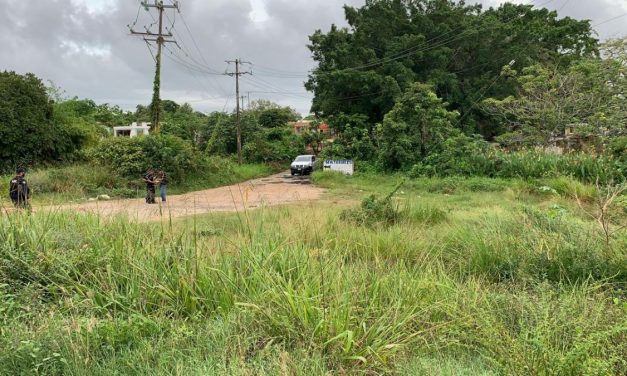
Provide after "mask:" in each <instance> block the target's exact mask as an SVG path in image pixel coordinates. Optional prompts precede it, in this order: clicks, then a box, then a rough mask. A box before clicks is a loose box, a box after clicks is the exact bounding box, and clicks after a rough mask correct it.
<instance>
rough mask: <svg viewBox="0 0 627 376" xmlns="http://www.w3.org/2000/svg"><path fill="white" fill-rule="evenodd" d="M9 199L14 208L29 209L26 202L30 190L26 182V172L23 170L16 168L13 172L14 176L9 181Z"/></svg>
mask: <svg viewBox="0 0 627 376" xmlns="http://www.w3.org/2000/svg"><path fill="white" fill-rule="evenodd" d="M9 197H10V198H11V201H12V202H13V205H14V206H15V207H16V208H18V209H25V208H28V207H29V206H28V200H29V199H30V189H29V188H28V183H27V182H26V171H25V170H24V169H23V168H18V169H17V170H16V171H15V176H14V177H13V179H11V182H10V184H9Z"/></svg>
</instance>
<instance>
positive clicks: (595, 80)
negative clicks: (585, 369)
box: [482, 58, 627, 145]
mask: <svg viewBox="0 0 627 376" xmlns="http://www.w3.org/2000/svg"><path fill="white" fill-rule="evenodd" d="M506 71H507V72H506V74H507V75H509V76H510V77H511V78H512V79H513V80H515V82H516V86H517V87H518V90H517V93H516V95H515V96H509V97H507V98H505V99H503V100H498V99H493V98H490V99H488V100H485V101H483V106H482V107H483V109H485V110H486V111H488V112H490V113H491V114H493V115H495V116H497V117H498V118H500V119H501V120H502V121H503V122H505V123H507V124H509V132H508V133H506V134H504V135H503V136H501V137H500V138H499V140H501V141H502V142H503V143H504V144H508V143H509V144H511V143H512V142H514V143H516V144H523V145H547V144H548V143H549V140H551V139H552V138H554V137H564V136H565V135H566V132H567V130H569V131H571V132H573V133H576V134H580V135H596V136H603V135H619V134H625V133H626V132H627V131H626V129H625V126H624V124H625V122H627V104H626V103H625V102H626V101H625V97H624V93H625V92H626V89H627V66H626V65H624V63H622V62H621V61H620V60H617V59H614V58H607V59H588V60H582V61H579V62H577V63H575V64H573V65H571V66H570V67H569V68H568V69H566V70H560V69H559V68H558V67H555V66H553V67H545V66H541V65H534V66H531V67H528V68H525V69H523V71H522V74H518V73H517V72H516V71H511V70H509V69H507V68H506Z"/></svg>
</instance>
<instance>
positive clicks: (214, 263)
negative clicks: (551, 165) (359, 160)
mask: <svg viewBox="0 0 627 376" xmlns="http://www.w3.org/2000/svg"><path fill="white" fill-rule="evenodd" d="M314 179H315V181H316V183H317V184H319V185H321V186H324V187H327V188H328V189H329V191H328V194H327V196H326V197H325V199H324V200H323V201H322V202H319V203H312V204H302V205H296V206H284V207H275V208H271V209H259V210H254V211H250V212H243V213H233V214H213V215H207V216H200V217H195V218H188V219H185V220H183V221H179V222H174V223H170V222H169V221H168V220H167V216H166V217H164V219H163V221H161V222H157V223H152V224H149V225H145V224H136V223H129V221H128V220H126V219H124V218H118V219H115V220H106V221H105V220H103V219H99V218H96V217H90V216H84V215H77V214H73V213H37V214H34V215H32V216H26V215H15V214H14V215H12V216H9V217H7V216H3V217H2V219H1V226H2V227H1V230H2V231H1V232H0V374H2V375H27V374H28V375H30V374H40V375H105V374H106V375H109V374H121V375H172V374H177V375H326V374H329V375H330V374H400V375H438V374H441V375H478V374H483V375H500V374H504V375H510V374H516V375H622V374H625V373H627V361H626V360H625V359H627V300H626V299H627V294H626V290H625V288H626V285H625V283H626V282H627V251H626V250H627V234H625V232H624V231H623V232H615V233H613V235H611V236H610V237H609V238H608V237H606V236H605V234H604V232H603V230H602V228H601V226H600V225H599V223H597V222H596V221H595V220H593V219H592V218H591V216H590V214H592V215H593V214H594V213H595V206H594V202H595V200H596V199H597V198H598V197H599V193H600V192H598V190H597V188H596V187H591V186H587V185H582V184H581V183H577V182H574V181H572V180H568V179H563V178H558V179H550V180H545V181H522V180H499V179H487V178H472V179H455V178H449V179H439V178H432V179H417V180H409V181H407V182H405V184H404V185H402V186H401V187H400V188H398V190H397V192H396V194H395V196H394V197H392V198H390V200H388V201H385V199H384V198H383V197H384V196H385V195H386V194H387V193H389V192H391V191H392V190H393V189H394V187H395V186H396V184H397V182H398V180H399V178H397V177H395V176H380V177H375V176H368V177H356V178H345V177H340V176H336V175H332V174H331V175H329V174H319V175H315V176H314ZM372 193H374V194H377V195H378V196H376V197H374V198H368V196H369V195H370V194H372ZM573 197H577V198H578V199H579V201H580V204H577V203H576V201H575V200H574V199H573ZM364 198H366V200H364V201H363V203H362V205H361V206H360V201H361V200H362V199H364ZM623 198H624V196H621V197H619V200H618V201H617V202H618V204H617V205H615V208H614V209H612V210H611V211H609V212H608V213H607V215H608V216H609V217H610V218H611V224H610V225H614V226H616V227H617V226H618V225H619V224H620V223H623V222H624V220H625V215H626V214H627V213H626V212H625V211H624V209H623V208H622V207H621V205H622V204H620V200H622V199H623ZM364 213H365V214H364ZM364 218H367V219H366V220H363V219H364ZM616 227H611V228H616Z"/></svg>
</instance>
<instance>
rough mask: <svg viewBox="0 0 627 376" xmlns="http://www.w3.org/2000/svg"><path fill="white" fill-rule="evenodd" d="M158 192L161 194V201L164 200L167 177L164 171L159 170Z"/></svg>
mask: <svg viewBox="0 0 627 376" xmlns="http://www.w3.org/2000/svg"><path fill="white" fill-rule="evenodd" d="M158 180H159V193H160V194H161V202H165V199H166V197H165V196H166V193H167V192H166V191H167V186H168V177H167V176H166V174H165V172H164V171H161V170H159V178H158Z"/></svg>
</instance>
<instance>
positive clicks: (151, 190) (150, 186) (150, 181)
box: [143, 168, 155, 204]
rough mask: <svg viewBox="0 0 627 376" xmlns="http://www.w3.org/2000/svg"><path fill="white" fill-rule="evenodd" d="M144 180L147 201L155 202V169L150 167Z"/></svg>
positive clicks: (148, 202) (149, 202)
mask: <svg viewBox="0 0 627 376" xmlns="http://www.w3.org/2000/svg"><path fill="white" fill-rule="evenodd" d="M143 180H144V182H146V203H147V204H154V203H155V170H153V169H152V168H149V169H148V170H146V173H145V174H144V176H143Z"/></svg>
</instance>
